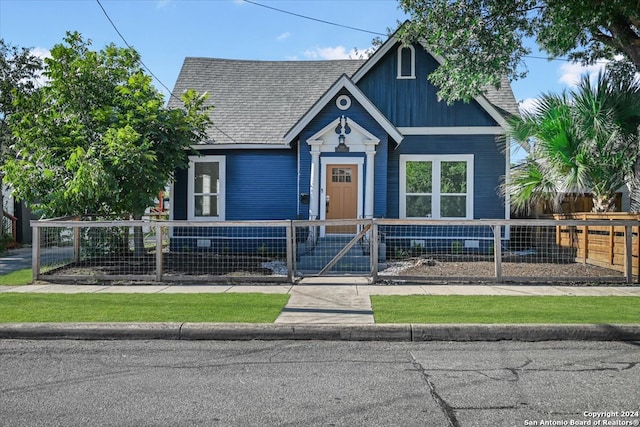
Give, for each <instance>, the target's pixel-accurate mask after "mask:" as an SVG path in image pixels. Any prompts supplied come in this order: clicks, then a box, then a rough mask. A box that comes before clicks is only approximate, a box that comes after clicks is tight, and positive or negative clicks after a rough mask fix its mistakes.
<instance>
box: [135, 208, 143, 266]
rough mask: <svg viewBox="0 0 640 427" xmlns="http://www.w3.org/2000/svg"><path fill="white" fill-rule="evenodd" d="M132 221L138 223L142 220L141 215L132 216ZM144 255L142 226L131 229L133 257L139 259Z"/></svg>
mask: <svg viewBox="0 0 640 427" xmlns="http://www.w3.org/2000/svg"><path fill="white" fill-rule="evenodd" d="M133 219H134V220H136V221H139V220H141V219H142V215H141V214H133ZM143 255H144V235H143V233H142V226H136V227H133V256H134V257H135V258H141V257H142V256H143Z"/></svg>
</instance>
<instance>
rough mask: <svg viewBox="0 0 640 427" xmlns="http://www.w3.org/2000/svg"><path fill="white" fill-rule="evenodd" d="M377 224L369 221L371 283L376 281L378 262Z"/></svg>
mask: <svg viewBox="0 0 640 427" xmlns="http://www.w3.org/2000/svg"><path fill="white" fill-rule="evenodd" d="M378 237H379V236H378V224H377V223H376V222H375V220H371V234H370V235H369V244H370V247H369V254H370V257H371V258H370V259H371V282H372V283H375V282H377V281H378V262H379V258H380V254H379V253H378Z"/></svg>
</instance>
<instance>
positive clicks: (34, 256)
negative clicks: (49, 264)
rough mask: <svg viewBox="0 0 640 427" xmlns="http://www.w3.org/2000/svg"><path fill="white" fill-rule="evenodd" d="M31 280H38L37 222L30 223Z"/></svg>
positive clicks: (38, 229)
mask: <svg viewBox="0 0 640 427" xmlns="http://www.w3.org/2000/svg"><path fill="white" fill-rule="evenodd" d="M31 226H32V227H33V228H32V230H31V278H32V279H33V280H38V279H39V278H40V227H39V226H38V223H37V222H31Z"/></svg>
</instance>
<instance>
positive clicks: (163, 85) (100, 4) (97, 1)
mask: <svg viewBox="0 0 640 427" xmlns="http://www.w3.org/2000/svg"><path fill="white" fill-rule="evenodd" d="M96 3H98V6H100V9H102V13H104V16H106V17H107V20H109V22H110V23H111V26H112V27H113V29H114V30H116V33H118V35H119V36H120V38H121V39H122V41H123V42H124V44H126V45H127V47H128V48H129V49H133V47H132V46H131V45H130V44H129V42H127V39H125V38H124V36H123V35H122V33H121V32H120V30H118V27H116V24H115V23H114V22H113V20H112V19H111V17H110V16H109V14H108V13H107V11H106V10H105V9H104V7H103V6H102V3H100V0H96ZM140 64H141V65H142V66H143V67H144V69H145V70H147V71H148V72H149V74H151V75H152V76H153V78H154V79H156V80H157V82H158V83H160V85H161V86H162V87H163V88H165V89H166V90H167V92H169V94H170V95H171V96H173V97H174V98H178V97H177V96H175V95H174V94H173V92H171V89H169V88H168V87H167V86H166V85H165V84H164V83H162V80H160V79H159V78H158V76H156V75H155V74H154V73H153V71H151V69H150V68H149V67H147V65H146V64H145V63H144V62H143V61H142V57H140ZM178 99H179V98H178Z"/></svg>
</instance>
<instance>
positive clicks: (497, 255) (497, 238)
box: [493, 224, 502, 282]
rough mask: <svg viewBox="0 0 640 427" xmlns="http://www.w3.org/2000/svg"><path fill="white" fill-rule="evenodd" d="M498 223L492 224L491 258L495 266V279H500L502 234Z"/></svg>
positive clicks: (499, 280)
mask: <svg viewBox="0 0 640 427" xmlns="http://www.w3.org/2000/svg"><path fill="white" fill-rule="evenodd" d="M500 227H501V226H500V224H496V225H494V226H493V260H494V263H495V267H496V280H497V281H498V282H501V281H502V236H501V230H500Z"/></svg>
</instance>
